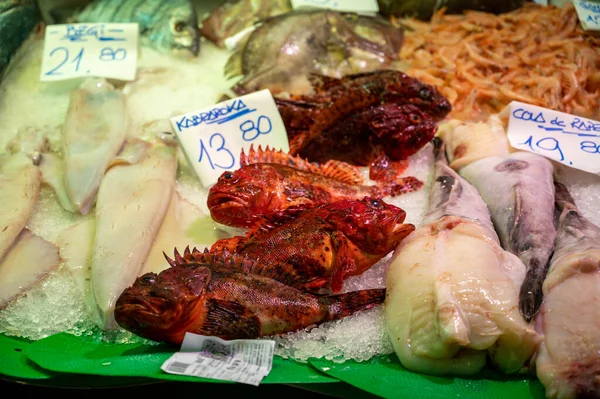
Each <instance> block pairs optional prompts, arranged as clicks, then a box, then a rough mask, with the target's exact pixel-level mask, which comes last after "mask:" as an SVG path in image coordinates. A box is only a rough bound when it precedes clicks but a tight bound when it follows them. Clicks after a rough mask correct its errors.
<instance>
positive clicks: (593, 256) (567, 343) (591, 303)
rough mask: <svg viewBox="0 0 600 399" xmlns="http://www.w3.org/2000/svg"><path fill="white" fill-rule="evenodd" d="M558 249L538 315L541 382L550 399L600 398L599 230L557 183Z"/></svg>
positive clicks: (539, 373) (537, 364)
mask: <svg viewBox="0 0 600 399" xmlns="http://www.w3.org/2000/svg"><path fill="white" fill-rule="evenodd" d="M556 207H557V209H558V211H560V217H559V220H558V232H557V236H556V247H555V250H554V254H553V255H552V259H551V260H550V268H549V270H548V277H547V278H546V280H545V281H544V284H543V288H544V300H543V302H542V307H541V309H540V313H539V315H538V320H539V321H540V323H539V325H540V327H541V332H542V333H543V334H544V341H543V342H542V344H541V345H540V350H539V354H538V357H537V359H536V371H537V376H538V378H539V379H540V381H541V382H542V384H544V386H545V387H546V397H548V398H598V397H600V359H599V358H598V353H600V228H599V227H598V226H596V225H594V224H592V223H591V222H590V221H589V220H587V219H586V218H585V217H584V216H583V215H582V214H581V212H580V211H579V210H578V209H577V207H576V206H575V203H574V201H573V198H571V196H570V194H569V192H568V191H567V189H566V187H565V186H564V185H562V184H561V183H556Z"/></svg>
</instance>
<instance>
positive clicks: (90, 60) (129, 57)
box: [40, 23, 138, 81]
mask: <svg viewBox="0 0 600 399" xmlns="http://www.w3.org/2000/svg"><path fill="white" fill-rule="evenodd" d="M137 52H138V25H137V24H129V23H127V24H112V23H111V24H109V23H106V24H105V23H91V24H66V25H48V26H46V35H45V41H44V53H43V58H42V71H41V73H40V79H41V80H42V81H55V80H65V79H72V78H77V77H82V76H92V77H101V78H111V79H119V80H134V79H135V72H136V64H137Z"/></svg>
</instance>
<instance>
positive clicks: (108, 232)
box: [91, 145, 177, 329]
mask: <svg viewBox="0 0 600 399" xmlns="http://www.w3.org/2000/svg"><path fill="white" fill-rule="evenodd" d="M176 168H177V160H176V157H175V151H174V150H173V149H172V148H169V147H166V146H162V145H156V146H155V147H153V148H151V149H150V150H148V153H147V155H146V157H145V158H144V159H143V160H142V161H141V162H139V163H137V164H133V165H128V164H121V165H115V166H113V167H112V168H110V169H109V170H108V171H107V172H106V175H105V176H104V178H103V179H102V183H101V185H100V190H99V191H98V200H97V204H96V233H95V239H94V248H93V254H92V280H91V284H92V290H93V293H94V298H95V301H96V306H97V310H98V313H99V316H100V319H101V320H100V321H99V324H100V326H101V327H102V328H104V329H110V328H113V327H114V323H113V311H114V306H115V302H116V300H117V298H118V296H119V295H120V293H121V292H122V291H123V290H124V289H125V288H127V287H128V286H129V285H131V284H132V283H133V281H134V280H135V278H136V277H138V276H139V274H140V271H141V270H142V267H143V264H144V260H145V259H146V257H147V255H148V252H149V251H150V248H151V246H152V243H153V241H154V237H155V236H156V234H157V232H158V230H159V228H160V226H161V224H162V221H163V218H164V216H165V213H166V212H167V208H168V206H169V201H170V200H171V195H172V192H173V187H174V184H175V173H176Z"/></svg>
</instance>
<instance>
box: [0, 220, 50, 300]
mask: <svg viewBox="0 0 600 399" xmlns="http://www.w3.org/2000/svg"><path fill="white" fill-rule="evenodd" d="M59 263H60V257H59V256H58V248H57V247H56V246H55V245H54V244H52V243H50V242H48V241H46V240H44V239H43V238H41V237H38V236H36V235H35V234H33V233H32V232H31V231H29V230H28V229H23V230H22V231H21V233H20V234H19V236H18V237H17V239H16V240H15V242H14V245H13V246H12V247H11V248H10V250H9V251H8V253H7V254H6V256H5V257H4V258H3V259H2V261H1V262H0V309H4V308H5V307H6V306H8V304H9V303H10V302H11V301H13V300H14V299H16V298H17V297H18V296H19V295H22V294H23V293H25V292H27V291H28V290H30V289H31V288H32V287H33V286H34V285H35V284H36V283H38V282H40V281H41V280H43V279H44V278H45V277H46V276H47V275H48V274H49V273H51V272H52V271H53V270H55V269H56V268H57V267H58V265H59Z"/></svg>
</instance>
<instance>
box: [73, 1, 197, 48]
mask: <svg viewBox="0 0 600 399" xmlns="http://www.w3.org/2000/svg"><path fill="white" fill-rule="evenodd" d="M74 20H75V21H76V22H137V23H138V24H139V27H140V35H141V37H142V38H143V39H144V40H145V41H147V42H148V43H149V44H150V45H151V46H152V47H155V48H156V49H158V50H161V51H165V52H168V51H172V50H178V49H185V50H188V51H191V52H192V54H194V55H198V52H199V50H200V29H199V28H198V19H197V17H196V12H195V10H194V7H193V4H192V2H191V1H189V0H170V1H160V0H141V1H139V0H138V1H131V0H130V1H122V0H96V1H94V2H92V3H90V4H89V5H87V6H86V7H85V8H83V9H82V10H81V11H80V12H78V13H77V14H76V15H75V16H74Z"/></svg>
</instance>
